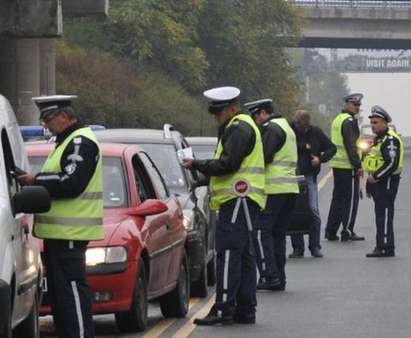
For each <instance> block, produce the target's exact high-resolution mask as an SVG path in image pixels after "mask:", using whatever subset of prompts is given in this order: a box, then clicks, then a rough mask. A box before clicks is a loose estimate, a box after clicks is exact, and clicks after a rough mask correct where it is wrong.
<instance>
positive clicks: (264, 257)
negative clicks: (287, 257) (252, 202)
mask: <svg viewBox="0 0 411 338" xmlns="http://www.w3.org/2000/svg"><path fill="white" fill-rule="evenodd" d="M253 233H254V248H255V251H256V256H257V267H258V272H259V274H260V279H261V280H262V281H264V280H265V281H267V280H272V279H274V278H275V277H278V269H277V264H276V262H275V260H274V243H273V222H272V214H271V212H269V211H267V210H261V213H260V218H259V220H258V221H257V222H256V224H254V232H253Z"/></svg>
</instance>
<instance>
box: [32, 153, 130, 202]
mask: <svg viewBox="0 0 411 338" xmlns="http://www.w3.org/2000/svg"><path fill="white" fill-rule="evenodd" d="M46 158H47V157H45V156H30V157H29V161H30V165H31V168H32V170H33V172H34V173H37V172H40V171H41V167H42V166H43V163H44V162H45V161H46ZM103 205H104V208H125V207H127V206H128V199H127V189H126V180H125V176H124V169H123V165H122V163H121V159H120V158H119V157H103Z"/></svg>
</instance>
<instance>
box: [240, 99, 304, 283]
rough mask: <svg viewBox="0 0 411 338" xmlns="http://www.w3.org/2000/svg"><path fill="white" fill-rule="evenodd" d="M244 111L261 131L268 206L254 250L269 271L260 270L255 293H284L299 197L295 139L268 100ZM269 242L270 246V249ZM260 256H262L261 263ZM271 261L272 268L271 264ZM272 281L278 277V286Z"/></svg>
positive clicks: (250, 106) (250, 103)
mask: <svg viewBox="0 0 411 338" xmlns="http://www.w3.org/2000/svg"><path fill="white" fill-rule="evenodd" d="M246 107H247V108H248V110H249V111H250V113H251V116H252V117H253V119H254V120H255V121H256V123H257V124H258V125H260V126H261V127H262V139H263V146H264V162H265V166H266V167H265V175H266V178H265V182H266V186H265V190H266V193H267V205H266V209H265V210H264V211H263V212H262V214H261V216H262V219H261V223H262V224H259V225H258V227H257V229H256V230H257V242H258V247H259V248H260V250H257V252H258V253H260V255H258V256H257V257H258V258H259V259H260V264H259V266H260V267H263V263H264V261H265V263H266V264H265V265H266V267H267V268H268V270H266V271H264V269H262V270H260V272H261V276H262V277H263V278H262V279H261V280H260V282H259V284H258V286H257V289H260V290H275V291H283V290H285V284H286V275H285V263H286V230H287V227H288V224H289V220H290V216H291V213H292V212H293V210H294V206H295V202H296V198H297V195H298V194H299V187H298V181H297V177H296V169H297V161H298V154H297V143H296V137H295V133H294V131H293V129H292V128H291V126H290V124H289V123H288V121H287V120H286V119H285V118H284V117H282V116H281V115H280V114H278V113H275V112H274V109H273V104H272V100H271V99H263V100H259V101H255V102H249V103H247V104H246ZM259 227H262V229H261V230H265V232H266V233H265V234H263V236H262V235H261V234H260V235H259V233H258V231H259V230H260V228H259ZM267 232H268V233H267ZM268 241H271V243H272V244H271V245H270V243H268ZM272 250H273V254H272V253H271V252H272ZM261 253H265V257H264V261H263V257H261ZM270 256H271V257H270ZM271 260H272V261H273V262H272V264H270V263H271ZM271 265H273V266H271ZM264 277H266V278H264ZM275 277H278V279H279V284H277V281H276V278H275Z"/></svg>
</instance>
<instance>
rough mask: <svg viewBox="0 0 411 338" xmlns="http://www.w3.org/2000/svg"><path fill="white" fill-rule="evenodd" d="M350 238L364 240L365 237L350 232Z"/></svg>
mask: <svg viewBox="0 0 411 338" xmlns="http://www.w3.org/2000/svg"><path fill="white" fill-rule="evenodd" d="M350 239H351V240H352V241H365V237H363V236H358V235H357V234H356V233H355V232H352V233H351V236H350Z"/></svg>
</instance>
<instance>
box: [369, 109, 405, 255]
mask: <svg viewBox="0 0 411 338" xmlns="http://www.w3.org/2000/svg"><path fill="white" fill-rule="evenodd" d="M369 118H370V124H371V128H372V131H373V132H374V134H376V137H375V140H374V145H373V146H372V148H371V149H370V151H369V153H368V154H367V155H366V156H365V159H364V169H365V171H366V172H367V173H368V174H369V176H368V179H367V196H368V197H371V196H372V198H373V199H374V203H375V222H376V225H377V238H376V239H377V245H376V247H375V249H374V251H372V252H371V253H368V254H367V255H366V256H367V257H392V256H395V245H394V224H393V219H394V202H395V197H396V196H397V191H398V186H399V183H400V175H401V172H402V168H403V166H404V145H403V143H402V140H401V138H400V137H399V135H398V134H397V133H396V132H395V131H393V130H391V129H390V128H389V127H388V123H390V122H391V117H390V115H389V114H388V113H387V112H386V111H385V110H384V109H383V108H381V107H379V106H374V107H372V109H371V115H370V116H369Z"/></svg>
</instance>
